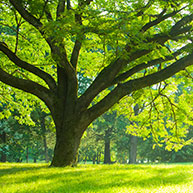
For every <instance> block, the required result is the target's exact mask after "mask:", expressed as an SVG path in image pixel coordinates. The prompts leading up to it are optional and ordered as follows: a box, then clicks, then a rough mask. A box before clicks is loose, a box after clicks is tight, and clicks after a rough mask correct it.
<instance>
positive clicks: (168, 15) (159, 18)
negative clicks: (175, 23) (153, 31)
mask: <svg viewBox="0 0 193 193" xmlns="http://www.w3.org/2000/svg"><path fill="white" fill-rule="evenodd" d="M184 8H185V7H183V8H182V9H180V10H176V11H173V12H171V13H168V14H166V15H163V13H164V12H165V11H166V9H164V10H163V11H162V12H161V13H160V14H159V15H158V18H157V19H155V20H154V21H151V22H149V23H147V24H145V25H144V26H143V27H142V29H141V31H142V32H145V31H147V30H148V29H149V28H151V27H153V26H155V25H157V24H159V23H161V22H162V21H164V20H166V19H168V18H170V17H172V16H174V15H176V14H177V13H179V12H180V11H181V10H183V9H184Z"/></svg>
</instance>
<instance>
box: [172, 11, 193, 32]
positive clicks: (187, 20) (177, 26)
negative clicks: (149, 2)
mask: <svg viewBox="0 0 193 193" xmlns="http://www.w3.org/2000/svg"><path fill="white" fill-rule="evenodd" d="M192 20H193V14H191V15H187V16H185V17H183V18H182V19H181V20H180V21H178V22H177V23H176V24H175V25H174V26H173V27H172V29H171V32H170V34H175V32H176V31H179V29H180V28H182V27H183V26H185V25H186V24H188V23H190V22H191V21H192Z"/></svg>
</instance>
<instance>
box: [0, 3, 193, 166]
mask: <svg viewBox="0 0 193 193" xmlns="http://www.w3.org/2000/svg"><path fill="white" fill-rule="evenodd" d="M192 4H193V2H192V0H175V1H170V0H169V1H165V0H155V1H152V0H147V1H146V0H143V1H141V0H138V1H133V0H128V1H120V0H116V1H115V0H112V1H106V0H73V1H72V0H71V1H70V0H38V1H34V0H32V1H31V0H2V1H1V3H0V19H1V21H0V24H1V26H2V27H3V26H6V27H9V28H10V29H12V30H14V31H15V33H14V34H13V35H9V34H7V33H6V32H5V33H2V34H1V37H0V41H1V42H0V51H1V63H0V81H1V82H3V83H5V84H7V85H9V86H11V87H14V88H17V89H20V90H23V91H25V92H27V93H30V94H32V95H35V96H36V97H38V98H39V99H41V100H42V101H43V102H44V103H45V104H46V105H47V107H48V108H49V110H50V112H51V115H52V117H53V120H54V123H55V126H56V146H55V150H54V157H53V160H52V163H51V165H52V166H67V165H72V164H73V163H74V162H75V160H76V155H77V150H78V147H79V144H80V139H81V137H82V135H83V133H84V131H85V130H86V128H87V127H88V125H89V124H90V123H92V122H93V120H95V119H96V118H97V117H99V116H100V115H101V114H103V113H104V112H106V111H107V110H108V109H110V108H111V107H112V106H113V105H114V104H116V103H117V102H118V101H119V100H120V99H122V98H123V97H125V96H128V95H130V94H131V93H133V92H134V91H137V90H140V89H143V88H145V87H149V86H151V85H154V84H157V83H159V82H161V81H164V80H166V79H168V78H169V77H171V76H173V75H174V74H176V73H178V72H179V71H181V70H184V69H186V67H188V66H191V65H193V52H192V34H193V33H192V27H193V26H192V21H193V14H192ZM78 72H82V73H85V75H86V76H88V77H90V78H91V79H92V80H93V81H92V83H91V84H90V85H89V87H88V88H87V89H86V91H85V92H84V93H83V94H82V95H78V94H77V93H78V87H79V86H80V85H81V82H78V78H79V76H78Z"/></svg>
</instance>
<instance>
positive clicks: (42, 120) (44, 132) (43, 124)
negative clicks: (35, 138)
mask: <svg viewBox="0 0 193 193" xmlns="http://www.w3.org/2000/svg"><path fill="white" fill-rule="evenodd" d="M45 117H46V116H42V117H41V128H42V132H43V143H44V156H45V162H46V163H48V161H49V160H48V146H47V140H46V126H45Z"/></svg>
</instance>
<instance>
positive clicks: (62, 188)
mask: <svg viewBox="0 0 193 193" xmlns="http://www.w3.org/2000/svg"><path fill="white" fill-rule="evenodd" d="M0 192H1V193H8V192H9V193H15V192H18V193H23V192H26V193H31V192H37V193H46V192H49V193H63V192H64V193H94V192H97V193H98V192H100V193H107V192H108V193H115V192H116V193H193V164H188V165H178V164H175V165H164V164H161V165H79V166H78V167H76V168H70V167H66V168H48V165H46V164H23V163H21V164H11V163H5V164H3V163H1V164H0Z"/></svg>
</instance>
